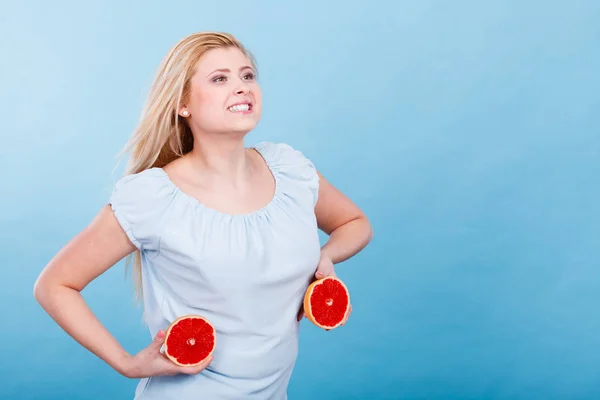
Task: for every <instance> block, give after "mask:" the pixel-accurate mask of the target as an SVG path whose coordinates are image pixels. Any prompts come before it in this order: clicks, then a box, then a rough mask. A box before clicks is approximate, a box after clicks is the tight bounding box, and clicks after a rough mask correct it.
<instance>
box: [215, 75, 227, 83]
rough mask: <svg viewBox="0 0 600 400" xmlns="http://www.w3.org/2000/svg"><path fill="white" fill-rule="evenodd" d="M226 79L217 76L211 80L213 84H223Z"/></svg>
mask: <svg viewBox="0 0 600 400" xmlns="http://www.w3.org/2000/svg"><path fill="white" fill-rule="evenodd" d="M226 79H227V78H225V77H224V76H217V77H215V78H214V79H213V82H217V83H220V82H225V80H226Z"/></svg>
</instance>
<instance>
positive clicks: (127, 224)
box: [109, 169, 171, 250]
mask: <svg viewBox="0 0 600 400" xmlns="http://www.w3.org/2000/svg"><path fill="white" fill-rule="evenodd" d="M159 171H160V170H157V169H156V170H155V169H153V170H146V171H143V172H140V173H138V174H132V175H127V176H124V177H122V178H121V179H119V180H118V181H117V182H116V184H115V185H114V188H113V191H112V194H111V196H110V200H109V204H110V205H111V208H112V210H113V212H114V215H115V217H116V219H117V221H118V222H119V224H120V225H121V228H123V231H124V232H125V233H126V234H127V237H128V238H129V240H131V242H132V243H133V245H134V246H135V247H137V248H138V249H139V250H158V247H159V240H158V239H159V232H160V227H161V225H162V224H163V221H164V220H165V218H166V217H167V216H166V215H165V213H166V206H167V205H168V198H169V195H170V192H171V191H170V189H169V186H168V184H167V182H166V181H165V179H164V175H162V174H160V173H159Z"/></svg>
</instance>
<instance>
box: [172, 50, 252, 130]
mask: <svg viewBox="0 0 600 400" xmlns="http://www.w3.org/2000/svg"><path fill="white" fill-rule="evenodd" d="M261 100H262V97H261V92H260V87H259V86H258V83H257V82H256V73H255V71H254V69H253V67H252V63H251V62H250V60H249V59H248V58H247V57H246V56H245V55H244V53H242V52H241V51H240V50H239V49H237V48H234V47H230V48H218V49H212V50H209V51H208V52H207V53H205V54H204V56H203V57H202V58H201V59H200V60H199V61H198V64H197V65H196V72H195V73H194V75H193V76H192V78H191V80H190V95H189V99H188V101H187V103H186V104H185V105H184V107H183V108H182V109H181V110H180V114H181V115H184V114H183V111H188V112H189V117H188V118H189V119H188V121H189V122H190V125H191V126H192V129H193V130H194V131H199V132H204V133H247V132H249V131H250V130H252V129H253V128H254V127H255V126H256V125H257V124H258V121H259V120H260V116H261Z"/></svg>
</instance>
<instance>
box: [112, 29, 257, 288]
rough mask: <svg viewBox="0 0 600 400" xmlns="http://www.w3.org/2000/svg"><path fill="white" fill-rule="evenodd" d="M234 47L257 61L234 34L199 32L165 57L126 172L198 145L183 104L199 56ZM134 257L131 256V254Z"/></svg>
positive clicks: (136, 261) (137, 259)
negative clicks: (182, 113)
mask: <svg viewBox="0 0 600 400" xmlns="http://www.w3.org/2000/svg"><path fill="white" fill-rule="evenodd" d="M229 47H234V48H237V49H239V50H240V51H242V52H243V53H244V54H245V55H246V56H247V57H248V58H249V59H250V61H251V63H252V64H253V66H255V65H256V63H255V61H254V58H253V57H252V55H251V54H250V52H249V51H248V50H247V49H246V48H245V47H244V46H243V45H242V44H241V43H240V42H239V41H238V40H237V39H236V38H235V37H234V36H232V35H231V34H228V33H223V32H199V33H194V34H192V35H189V36H187V37H185V38H183V39H181V40H180V41H179V42H178V43H176V44H175V45H174V46H173V47H172V48H171V49H170V50H169V52H168V53H167V54H166V56H165V57H164V58H163V60H162V62H161V64H160V66H159V68H158V71H157V73H156V76H155V78H154V82H153V83H152V86H151V88H150V93H149V94H148V97H147V100H146V103H145V105H144V108H143V110H142V114H141V118H140V121H139V123H138V125H137V127H136V128H135V130H134V132H133V134H132V136H131V138H130V139H129V141H128V143H127V145H126V146H125V148H124V149H123V151H122V153H125V152H127V151H130V152H131V154H130V158H129V161H128V163H127V167H126V170H125V175H128V174H136V173H139V172H141V171H143V170H146V169H149V168H153V167H163V166H165V165H167V164H168V163H170V162H171V161H173V160H175V159H177V158H179V157H181V156H183V155H184V154H186V153H188V152H190V151H191V150H192V148H193V145H194V138H193V136H192V132H191V130H190V128H189V126H188V125H187V123H186V121H185V119H184V118H180V117H179V110H180V106H181V105H182V104H183V103H185V102H186V101H187V98H188V96H189V93H190V84H189V82H190V79H191V77H192V76H193V74H194V71H195V67H196V64H197V62H198V60H200V58H201V57H202V56H203V55H204V54H205V53H206V52H207V51H209V50H212V49H217V48H229ZM132 256H133V272H134V275H135V278H136V292H137V294H138V295H139V296H141V295H142V285H141V283H142V274H141V268H142V263H141V254H140V251H139V250H136V251H135V252H134V253H133V254H132ZM128 259H129V261H131V256H130V257H128Z"/></svg>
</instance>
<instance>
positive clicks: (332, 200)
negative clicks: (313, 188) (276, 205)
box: [315, 173, 373, 264]
mask: <svg viewBox="0 0 600 400" xmlns="http://www.w3.org/2000/svg"><path fill="white" fill-rule="evenodd" d="M319 178H320V183H319V197H318V200H317V204H316V206H315V214H316V217H317V224H318V226H319V229H321V230H322V231H323V232H325V233H326V234H327V235H329V239H328V240H327V243H325V245H324V246H323V247H322V249H321V257H322V258H327V259H328V260H330V261H331V262H332V263H333V264H336V263H339V262H342V261H345V260H347V259H349V258H350V257H352V256H354V255H355V254H357V253H358V252H359V251H361V250H362V249H363V248H365V247H366V246H367V244H369V242H370V241H371V239H372V238H373V229H372V227H371V224H370V223H369V220H368V219H367V217H366V216H365V214H364V213H363V212H362V211H361V210H360V209H359V208H358V207H357V206H356V204H354V203H353V202H352V201H351V200H350V199H349V198H348V197H346V196H345V195H344V194H343V193H341V192H340V191H339V190H337V189H336V188H335V187H334V186H333V185H332V184H331V183H329V182H328V181H327V180H326V179H325V178H324V177H323V175H321V174H320V173H319Z"/></svg>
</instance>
